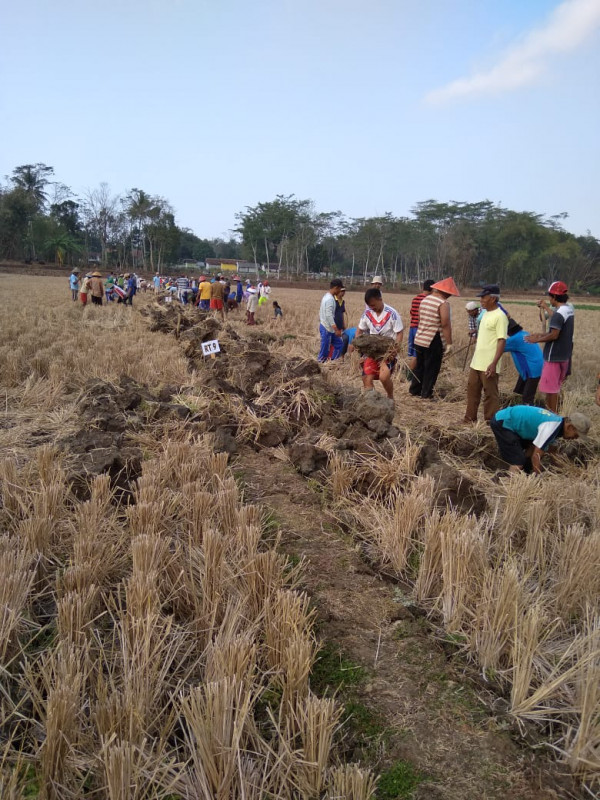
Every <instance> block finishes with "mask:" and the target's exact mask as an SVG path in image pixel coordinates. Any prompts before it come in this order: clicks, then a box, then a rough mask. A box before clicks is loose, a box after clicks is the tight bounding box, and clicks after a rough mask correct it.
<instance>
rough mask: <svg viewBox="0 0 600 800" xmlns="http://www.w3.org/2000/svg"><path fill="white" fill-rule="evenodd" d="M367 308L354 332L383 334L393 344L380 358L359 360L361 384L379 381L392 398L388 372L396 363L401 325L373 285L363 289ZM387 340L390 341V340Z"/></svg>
mask: <svg viewBox="0 0 600 800" xmlns="http://www.w3.org/2000/svg"><path fill="white" fill-rule="evenodd" d="M365 303H366V306H367V309H368V310H367V311H365V313H364V314H363V315H362V317H361V318H360V322H359V323H358V333H359V335H360V334H361V333H368V334H377V335H379V336H386V337H388V338H389V339H392V340H393V341H395V343H396V344H395V346H394V345H391V346H390V354H389V356H388V358H386V359H385V360H384V359H383V358H379V359H376V358H369V357H367V358H365V359H363V362H362V374H363V386H364V388H365V389H372V388H373V381H381V385H382V386H383V388H384V389H385V391H386V394H387V396H388V397H389V398H390V400H393V399H394V384H393V383H392V374H393V372H394V368H395V366H396V354H397V348H398V347H400V345H401V344H402V335H403V331H404V325H403V324H402V319H401V317H400V314H399V313H398V312H397V311H396V309H395V308H392V307H391V306H388V305H387V304H386V303H384V302H383V298H382V296H381V290H380V289H376V288H375V287H373V288H372V289H367V291H366V292H365ZM390 344H391V343H390Z"/></svg>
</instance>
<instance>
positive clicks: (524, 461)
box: [490, 406, 590, 474]
mask: <svg viewBox="0 0 600 800" xmlns="http://www.w3.org/2000/svg"><path fill="white" fill-rule="evenodd" d="M490 428H491V429H492V432H493V434H494V436H495V437H496V443H497V445H498V449H499V450H500V455H501V456H502V458H503V460H504V461H506V463H507V464H510V471H511V472H520V471H521V470H523V469H524V470H525V472H531V471H532V470H533V472H535V473H536V474H539V473H540V472H541V463H540V462H541V457H542V453H543V452H544V451H546V450H547V449H548V447H549V446H550V445H551V444H552V443H553V442H554V441H555V439H558V437H559V436H562V438H563V439H578V438H579V437H580V436H582V437H584V436H587V434H588V431H589V429H590V421H589V419H588V418H587V417H586V416H585V415H584V414H580V413H579V412H578V411H575V412H573V413H572V414H570V415H569V416H568V417H561V416H559V415H558V414H554V413H553V412H552V411H548V410H547V409H545V408H538V407H537V406H509V407H508V408H503V409H502V410H501V411H498V412H497V413H496V414H495V415H494V416H493V417H492V420H491V422H490Z"/></svg>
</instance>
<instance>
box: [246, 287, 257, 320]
mask: <svg viewBox="0 0 600 800" xmlns="http://www.w3.org/2000/svg"><path fill="white" fill-rule="evenodd" d="M257 309H258V291H257V290H256V289H255V288H254V287H253V286H249V287H248V300H247V301H246V324H247V325H256V320H255V319H254V315H255V314H256V311H257Z"/></svg>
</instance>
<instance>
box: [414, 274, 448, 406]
mask: <svg viewBox="0 0 600 800" xmlns="http://www.w3.org/2000/svg"><path fill="white" fill-rule="evenodd" d="M451 296H454V297H460V292H459V291H458V289H457V288H456V284H455V283H454V281H453V280H452V278H444V280H443V281H438V282H437V283H434V284H433V285H432V286H431V294H430V295H428V296H427V297H424V298H423V300H421V305H420V306H419V326H418V328H417V333H416V336H415V350H416V351H417V364H416V366H415V368H414V371H413V378H412V381H411V384H410V389H409V391H410V393H411V394H412V395H413V397H423V398H425V399H426V400H431V399H432V398H433V388H434V386H435V382H436V381H437V378H438V375H439V374H440V368H441V366H442V358H443V357H444V350H445V352H446V353H450V352H451V350H452V324H451V322H450V306H449V304H448V298H449V297H451Z"/></svg>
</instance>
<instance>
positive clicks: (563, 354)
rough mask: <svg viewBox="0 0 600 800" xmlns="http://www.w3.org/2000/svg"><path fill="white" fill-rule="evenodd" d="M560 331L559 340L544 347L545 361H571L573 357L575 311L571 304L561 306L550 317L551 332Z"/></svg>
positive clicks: (547, 343)
mask: <svg viewBox="0 0 600 800" xmlns="http://www.w3.org/2000/svg"><path fill="white" fill-rule="evenodd" d="M552 329H554V330H558V331H560V333H559V334H558V339H555V340H554V341H553V342H546V344H545V345H544V361H569V359H570V358H571V356H572V355H573V331H574V329H575V310H574V309H573V306H572V305H571V304H570V303H565V304H564V305H562V306H559V307H558V308H557V309H556V311H555V312H554V314H552V316H551V317H550V330H552Z"/></svg>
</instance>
